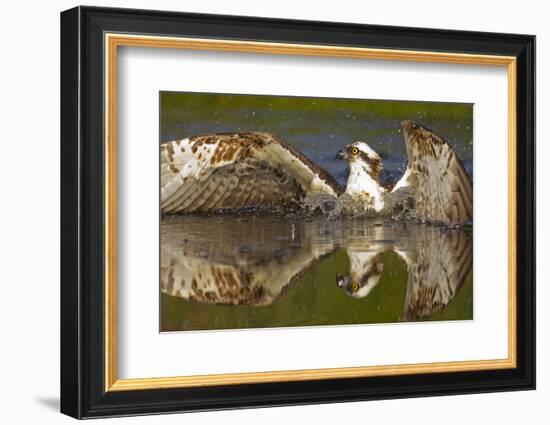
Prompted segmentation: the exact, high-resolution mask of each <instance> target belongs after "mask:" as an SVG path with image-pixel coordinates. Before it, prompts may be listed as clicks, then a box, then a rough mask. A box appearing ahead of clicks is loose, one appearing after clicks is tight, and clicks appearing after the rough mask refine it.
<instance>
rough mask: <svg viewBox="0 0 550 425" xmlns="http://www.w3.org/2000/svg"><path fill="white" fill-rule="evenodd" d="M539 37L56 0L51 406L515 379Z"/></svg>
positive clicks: (402, 389) (374, 394) (529, 362)
mask: <svg viewBox="0 0 550 425" xmlns="http://www.w3.org/2000/svg"><path fill="white" fill-rule="evenodd" d="M534 69H535V38H534V36H529V35H516V34H495V33H474V32H464V31H449V30H433V29H418V28H400V27H385V26H367V25H354V24H342V23H327V22H309V21H292V20H277V19H264V18H250V17H248V18H245V17H236V16H218V15H199V14H186V13H175V12H160V11H143V10H125V9H108V8H94V7H77V8H75V9H71V10H68V11H66V12H63V13H62V14H61V72H62V74H61V104H62V108H61V113H62V114H61V115H62V123H61V162H62V170H61V171H62V176H61V191H62V232H61V242H62V281H61V306H62V309H61V353H62V358H61V411H62V412H63V413H66V414H68V415H71V416H74V417H77V418H90V417H102V416H119V415H134V414H147V413H162V412H176V411H181V412H184V411H197V410H213V409H225V408H241V407H254V406H273V405H289V404H305V403H324V402H338V401H352V400H369V399H381V398H397V397H412V396H427V395H443V394H460V393H473V392H487V391H507V390H521V389H533V388H534V387H535V311H534V308H535V220H534V214H535V181H534V177H535V168H534V167H535V152H534V147H535V140H534V137H535V136H534V122H535V110H534V105H535V102H534V93H535V88H534V84H535V75H534Z"/></svg>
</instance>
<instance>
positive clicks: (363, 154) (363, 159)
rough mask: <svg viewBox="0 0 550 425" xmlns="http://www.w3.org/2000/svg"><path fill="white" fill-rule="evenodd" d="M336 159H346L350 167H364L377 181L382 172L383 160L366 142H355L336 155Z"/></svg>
mask: <svg viewBox="0 0 550 425" xmlns="http://www.w3.org/2000/svg"><path fill="white" fill-rule="evenodd" d="M336 159H345V160H346V161H348V163H349V164H350V165H352V164H360V165H363V166H364V168H365V169H366V170H367V172H368V173H369V174H370V175H371V176H372V177H373V178H375V179H376V180H377V179H378V178H379V177H380V172H381V171H382V158H381V157H380V155H379V154H377V153H376V152H375V151H374V150H373V149H372V148H371V147H370V146H369V145H368V144H367V143H365V142H353V143H350V144H349V145H347V146H346V147H345V148H344V149H342V150H341V151H339V152H338V153H337V154H336Z"/></svg>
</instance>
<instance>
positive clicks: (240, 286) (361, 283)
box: [161, 216, 472, 320]
mask: <svg viewBox="0 0 550 425" xmlns="http://www.w3.org/2000/svg"><path fill="white" fill-rule="evenodd" d="M161 249H162V252H161V289H162V292H163V293H165V294H168V295H171V296H175V297H180V298H184V299H187V300H190V301H194V302H199V303H207V304H233V305H269V304H272V303H274V302H275V300H277V299H278V298H279V297H281V296H282V295H283V294H284V293H285V292H286V291H287V290H288V289H289V288H290V287H291V286H292V285H293V284H295V283H296V282H297V280H298V278H299V277H300V276H302V275H304V274H305V273H308V272H309V271H310V270H311V269H312V268H313V267H314V266H316V265H318V264H319V263H321V262H323V261H328V260H329V259H334V258H335V257H336V256H337V253H338V252H339V251H342V250H343V251H344V252H345V253H346V254H347V258H348V260H349V267H348V269H347V271H346V273H344V274H341V275H339V274H336V283H337V285H338V287H339V288H340V289H341V291H340V292H341V293H344V294H346V295H349V296H351V297H353V298H356V299H363V298H366V297H368V296H369V294H371V292H372V291H373V289H374V288H375V287H376V286H377V285H379V284H382V285H385V284H386V283H381V281H382V280H383V279H382V277H383V276H386V278H385V281H386V282H387V281H388V280H389V281H391V279H392V276H393V275H392V270H391V267H388V265H387V264H386V267H384V266H385V262H386V261H387V256H385V254H387V253H391V252H393V253H395V254H397V256H398V258H401V260H402V261H403V262H404V264H405V265H406V270H407V283H406V285H407V288H406V296H405V304H404V307H403V315H402V317H403V320H418V319H421V318H424V317H428V316H431V315H432V314H434V313H436V312H438V311H440V310H442V309H443V308H444V307H445V306H447V305H448V304H449V303H450V301H451V300H452V299H453V298H454V296H455V295H456V294H457V293H458V291H459V289H460V287H461V286H462V285H463V283H464V281H465V279H466V277H467V276H468V274H469V272H470V270H471V268H472V236H471V232H468V231H466V230H464V229H446V228H441V227H436V226H427V225H421V224H412V223H393V222H389V223H388V222H378V221H372V220H368V221H367V220H364V221H363V220H337V221H327V220H326V219H325V218H322V217H319V218H315V219H308V220H307V221H306V220H289V219H286V220H285V219H282V218H279V217H246V218H239V217H233V216H225V217H204V216H181V217H174V218H169V219H164V220H163V223H162V248H161ZM396 258H397V257H396ZM396 261H398V260H396ZM333 276H334V275H333ZM337 292H338V291H337ZM335 295H336V296H337V294H335Z"/></svg>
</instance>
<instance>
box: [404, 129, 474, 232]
mask: <svg viewBox="0 0 550 425" xmlns="http://www.w3.org/2000/svg"><path fill="white" fill-rule="evenodd" d="M402 128H403V135H404V138H405V144H406V147H407V159H408V166H407V171H406V173H405V175H404V176H403V178H402V179H401V180H400V181H399V182H398V183H397V185H396V186H395V187H396V188H400V187H403V186H406V185H407V182H406V181H404V179H405V180H407V181H410V182H412V185H413V186H414V188H415V214H416V216H417V217H418V218H419V219H421V220H426V221H434V222H440V223H445V224H451V225H454V224H464V223H465V222H466V221H468V220H470V219H471V218H472V217H473V189H472V181H471V179H470V176H469V175H468V173H467V172H466V170H465V169H464V166H463V164H462V161H461V160H460V158H459V157H458V155H457V154H456V153H455V152H454V151H453V149H452V148H451V147H450V146H449V145H448V144H447V142H446V141H445V140H443V138H441V137H440V136H438V135H437V134H435V133H433V132H432V131H430V130H429V129H427V128H425V127H423V126H421V125H419V124H416V123H414V122H412V121H405V122H403V124H402Z"/></svg>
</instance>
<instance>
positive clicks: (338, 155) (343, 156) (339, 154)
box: [336, 151, 346, 159]
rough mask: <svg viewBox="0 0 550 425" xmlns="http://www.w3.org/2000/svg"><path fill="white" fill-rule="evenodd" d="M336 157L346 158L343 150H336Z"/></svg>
mask: <svg viewBox="0 0 550 425" xmlns="http://www.w3.org/2000/svg"><path fill="white" fill-rule="evenodd" d="M336 159H346V155H345V154H344V151H338V153H337V154H336Z"/></svg>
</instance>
